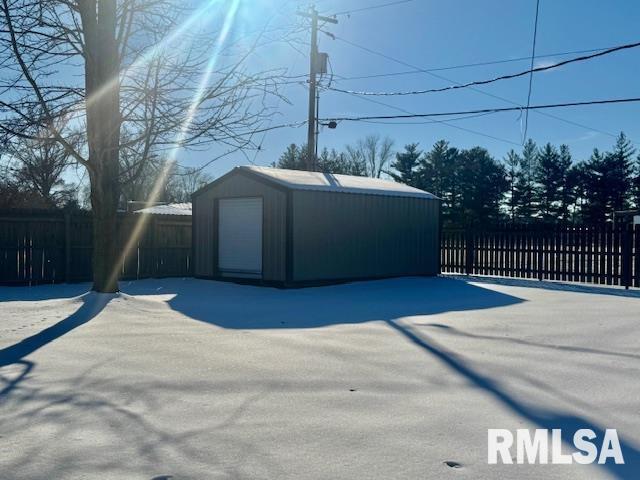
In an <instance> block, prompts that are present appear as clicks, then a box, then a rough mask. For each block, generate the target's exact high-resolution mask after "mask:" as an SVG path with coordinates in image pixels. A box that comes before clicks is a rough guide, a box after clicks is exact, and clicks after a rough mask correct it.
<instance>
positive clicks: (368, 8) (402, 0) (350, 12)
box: [333, 0, 414, 17]
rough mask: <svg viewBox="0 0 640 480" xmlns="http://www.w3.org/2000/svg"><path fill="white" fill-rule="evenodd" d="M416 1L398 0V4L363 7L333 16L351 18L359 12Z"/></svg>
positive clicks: (390, 3)
mask: <svg viewBox="0 0 640 480" xmlns="http://www.w3.org/2000/svg"><path fill="white" fill-rule="evenodd" d="M413 1H414V0H398V1H397V2H389V3H381V4H379V5H371V6H370V7H362V8H356V9H353V10H345V11H343V12H337V13H334V14H333V16H334V17H337V16H339V15H346V16H349V15H351V14H352V13H358V12H366V11H368V10H375V9H378V8H383V7H391V6H393V5H400V4H402V3H409V2H413Z"/></svg>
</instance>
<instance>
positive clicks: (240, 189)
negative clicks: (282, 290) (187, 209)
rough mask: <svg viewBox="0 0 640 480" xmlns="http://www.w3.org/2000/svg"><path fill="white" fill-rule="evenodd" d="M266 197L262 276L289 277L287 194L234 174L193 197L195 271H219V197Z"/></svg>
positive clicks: (199, 273)
mask: <svg viewBox="0 0 640 480" xmlns="http://www.w3.org/2000/svg"><path fill="white" fill-rule="evenodd" d="M256 196H259V197H262V198H263V215H264V219H263V232H262V241H263V243H262V258H263V260H262V278H263V280H268V281H279V282H282V281H284V280H285V271H286V270H285V259H286V241H285V240H286V211H287V209H286V193H285V192H284V191H282V190H279V189H278V188H275V187H271V186H269V185H267V184H266V183H264V182H260V181H257V180H253V179H251V178H249V177H248V176H246V175H243V174H231V175H229V176H227V177H226V178H224V179H221V181H220V183H218V184H216V185H213V186H212V187H211V188H209V189H207V190H205V191H203V192H202V193H201V194H199V195H197V196H195V198H194V199H193V206H194V208H193V209H194V214H193V233H194V262H195V263H194V266H195V269H194V272H195V275H196V276H199V277H214V276H217V275H218V272H217V255H216V252H217V251H218V225H217V212H216V209H217V203H218V202H217V200H218V199H220V198H234V197H256Z"/></svg>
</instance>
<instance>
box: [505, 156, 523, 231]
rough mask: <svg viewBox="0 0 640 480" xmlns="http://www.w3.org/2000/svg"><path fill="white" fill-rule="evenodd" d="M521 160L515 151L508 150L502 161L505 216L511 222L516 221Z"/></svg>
mask: <svg viewBox="0 0 640 480" xmlns="http://www.w3.org/2000/svg"><path fill="white" fill-rule="evenodd" d="M521 163H522V159H521V158H520V155H518V154H517V153H516V151H515V150H513V149H512V150H510V151H509V153H507V157H506V158H505V159H504V165H505V173H506V180H507V185H508V191H507V196H506V200H505V207H506V211H507V215H508V216H509V218H510V219H511V221H512V222H514V221H515V220H516V208H517V204H516V200H517V198H516V186H517V182H518V176H519V174H520V166H521Z"/></svg>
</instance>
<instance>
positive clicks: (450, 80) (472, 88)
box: [323, 31, 639, 144]
mask: <svg viewBox="0 0 640 480" xmlns="http://www.w3.org/2000/svg"><path fill="white" fill-rule="evenodd" d="M323 33H326V34H328V33H327V32H324V31H323ZM329 35H330V36H332V38H334V39H336V40H339V41H341V42H344V43H346V44H347V45H351V46H352V47H355V48H358V49H360V50H363V51H365V52H368V53H370V54H372V55H377V56H379V57H382V58H385V59H387V60H390V61H392V62H395V63H397V64H399V65H404V66H405V67H408V68H411V69H413V70H415V71H416V72H420V73H426V74H427V75H430V76H432V77H434V78H437V79H439V80H443V81H446V82H450V83H454V84H459V83H458V82H456V81H454V80H452V79H450V78H447V77H445V76H443V75H440V74H437V73H433V72H432V71H427V70H425V69H423V68H420V67H417V66H415V65H412V64H410V63H408V62H405V61H403V60H399V59H397V58H394V57H391V56H390V55H386V54H384V53H381V52H377V51H375V50H372V49H370V48H368V47H365V46H363V45H358V44H357V43H354V42H351V41H349V40H346V39H344V38H341V37H338V36H337V35H331V34H329ZM469 90H472V91H474V92H477V93H480V94H482V95H485V96H487V97H491V98H495V99H497V100H500V101H503V102H505V103H509V104H511V105H517V106H518V107H521V108H522V107H524V105H522V104H520V103H518V102H514V101H513V100H510V99H508V98H505V97H502V96H500V95H496V94H493V93H489V92H485V91H484V90H480V89H479V88H475V87H469ZM534 113H537V114H538V115H543V116H545V117H549V118H553V119H555V120H558V121H560V122H564V123H568V124H570V125H575V126H579V127H581V128H584V129H587V130H590V131H594V132H598V133H601V134H603V135H607V136H609V137H612V138H616V136H617V135H615V134H613V133H611V132H607V131H604V130H600V129H597V128H594V127H590V126H588V125H583V124H580V123H577V122H574V121H571V120H566V119H564V118H562V117H558V116H557V115H552V114H551V113H548V112H543V111H537V110H534ZM633 143H636V144H638V143H639V142H633Z"/></svg>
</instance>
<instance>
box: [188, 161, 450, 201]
mask: <svg viewBox="0 0 640 480" xmlns="http://www.w3.org/2000/svg"><path fill="white" fill-rule="evenodd" d="M232 172H240V173H248V174H250V175H252V176H257V177H260V178H262V179H263V180H266V181H268V182H271V183H274V184H276V185H280V186H282V187H285V188H287V189H290V190H316V191H326V192H339V193H359V194H367V195H382V196H390V197H419V198H431V199H437V198H438V197H436V196H435V195H433V194H431V193H429V192H425V191H424V190H420V189H418V188H414V187H410V186H408V185H405V184H403V183H398V182H394V181H392V180H385V179H382V178H370V177H358V176H354V175H339V174H333V173H322V172H307V171H302V170H285V169H282V168H269V167H257V166H242V167H236V168H234V169H233V170H232V171H231V172H229V173H232ZM214 183H215V182H214ZM205 189H207V187H204V188H203V189H201V191H202V190H205ZM198 193H200V191H199V192H196V195H197V194H198Z"/></svg>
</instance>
